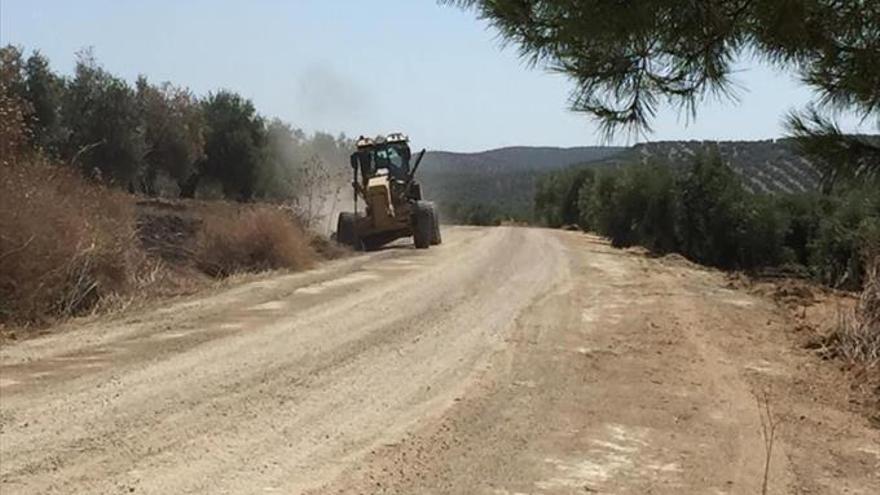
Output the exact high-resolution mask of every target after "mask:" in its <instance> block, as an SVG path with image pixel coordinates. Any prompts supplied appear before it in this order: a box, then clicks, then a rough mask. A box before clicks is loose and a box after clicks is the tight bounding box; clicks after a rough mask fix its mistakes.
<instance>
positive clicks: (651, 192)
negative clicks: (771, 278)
mask: <svg viewBox="0 0 880 495" xmlns="http://www.w3.org/2000/svg"><path fill="white" fill-rule="evenodd" d="M580 177H582V176H581V175H579V174H577V173H574V172H573V171H570V170H566V171H565V173H555V174H552V176H551V177H547V178H545V179H543V180H542V181H541V183H542V184H544V185H545V186H547V187H545V188H544V189H543V192H544V197H543V200H542V202H540V203H539V202H538V201H537V198H536V216H538V217H539V218H554V217H553V215H554V214H556V212H558V211H561V210H560V206H559V205H560V204H562V203H560V202H559V201H562V200H561V199H560V198H563V199H564V196H563V195H560V194H558V192H559V191H567V187H568V186H571V185H573V184H575V183H578V184H580V190H579V193H578V199H577V202H576V208H577V213H578V218H579V224H580V225H581V227H582V228H584V229H587V230H592V231H595V232H597V233H599V234H601V235H604V236H606V237H608V238H609V239H610V240H611V242H612V244H613V245H614V246H617V247H626V246H633V245H641V246H645V247H647V248H648V249H650V250H652V251H654V252H657V253H666V252H673V251H676V252H680V253H682V254H684V255H685V256H687V257H688V258H690V259H692V260H694V261H697V262H700V263H704V264H708V265H713V266H718V267H721V268H728V269H757V268H764V267H776V266H783V265H802V266H803V267H804V269H805V270H807V271H808V272H811V273H812V274H813V275H814V276H815V277H816V278H818V279H819V280H821V281H823V282H824V283H827V284H830V285H834V286H838V287H850V288H856V287H858V285H859V284H860V283H861V280H862V278H863V276H864V270H865V268H864V260H865V255H866V253H867V252H868V251H869V250H870V249H872V246H875V247H874V248H873V249H875V250H876V249H877V248H876V246H880V189H877V188H876V187H873V185H872V184H864V185H862V186H859V187H851V188H850V189H847V190H846V191H842V192H840V193H839V194H836V195H833V196H829V195H821V194H818V193H795V194H777V195H768V194H753V193H749V192H747V191H746V190H745V189H744V188H743V187H742V185H741V183H740V181H739V178H738V177H737V176H736V174H734V173H733V172H732V171H731V169H730V168H729V167H728V166H726V165H724V164H723V162H722V161H721V160H720V158H719V156H718V154H717V153H709V154H705V155H702V156H698V157H697V158H696V159H695V160H694V163H693V164H692V165H691V166H690V167H686V168H679V169H676V168H673V167H669V166H665V165H663V164H660V163H653V164H636V165H630V166H623V167H619V168H607V169H605V170H603V171H601V172H599V173H597V174H595V175H594V176H591V177H592V178H591V179H590V180H582V181H580V182H577V181H579V180H580ZM566 181H568V182H566ZM551 185H552V187H550V186H551ZM554 191H555V192H556V193H557V194H555V195H554V194H551V193H553V192H554ZM548 198H549V199H551V200H548ZM559 225H564V224H562V223H560V224H559Z"/></svg>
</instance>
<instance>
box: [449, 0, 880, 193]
mask: <svg viewBox="0 0 880 495" xmlns="http://www.w3.org/2000/svg"><path fill="white" fill-rule="evenodd" d="M441 3H446V4H453V5H458V6H461V7H465V8H471V9H473V10H475V11H476V12H477V14H478V15H479V16H480V17H481V18H483V19H486V20H488V21H489V22H490V23H491V24H492V25H493V26H494V27H495V28H497V29H498V30H499V31H500V33H501V37H502V38H503V39H504V40H506V41H508V42H511V43H513V44H514V45H516V46H518V47H519V49H520V53H521V55H522V56H523V57H524V58H526V59H527V60H529V61H530V62H531V63H533V64H540V65H544V66H547V67H549V68H550V69H551V70H554V71H558V72H561V73H563V74H566V75H568V76H569V77H570V78H571V79H572V81H573V82H574V84H575V89H574V91H573V92H572V95H571V98H570V100H571V105H572V108H573V109H574V110H575V111H581V112H586V113H589V114H590V115H592V116H593V117H595V118H597V119H598V120H599V122H600V124H601V125H602V126H603V129H604V130H605V131H606V133H608V134H609V135H610V134H613V133H615V132H617V131H619V130H625V131H629V132H632V133H634V134H640V133H643V132H645V131H650V126H651V122H652V120H653V118H654V116H655V115H656V112H657V110H658V108H659V107H660V106H661V105H663V104H668V105H670V106H673V107H677V108H680V109H683V110H685V111H687V112H689V113H690V114H692V115H694V114H696V111H697V107H698V106H699V105H700V104H701V103H703V101H705V100H706V97H707V96H726V97H730V99H735V94H734V92H733V91H732V90H733V84H732V81H731V77H732V75H733V72H734V70H735V68H736V67H737V63H738V62H741V61H743V60H754V59H757V60H758V61H759V62H764V63H768V64H771V65H773V66H775V67H776V68H778V69H780V70H783V71H786V72H788V73H790V74H793V75H797V76H799V78H800V79H801V81H802V82H803V83H804V84H806V85H807V86H808V87H810V88H811V89H813V90H814V92H815V93H816V95H817V99H816V103H817V104H818V105H819V106H821V107H825V108H826V109H830V110H833V111H839V110H844V111H852V112H854V113H856V114H857V115H859V116H860V117H863V118H864V119H865V120H866V121H868V122H871V121H872V120H873V121H874V122H875V125H876V126H877V128H878V129H880V28H878V26H880V2H877V1H865V0H786V1H779V0H711V1H703V2H681V1H679V0H640V1H637V2H636V1H625V2H610V1H607V0H579V1H572V0H536V1H529V2H526V1H522V0H441ZM815 108H816V107H815V106H814V107H811V108H808V109H807V111H806V115H797V114H795V115H793V116H791V117H790V125H791V127H792V130H793V131H794V134H795V135H796V136H798V137H800V138H801V141H802V143H803V144H804V146H805V148H806V149H808V150H813V151H815V149H816V148H817V147H818V148H821V149H822V152H821V153H823V154H824V153H825V152H826V151H827V150H828V149H831V150H832V152H833V153H835V154H837V155H840V154H847V155H848V159H847V160H830V161H828V167H826V170H827V169H831V170H832V173H833V174H837V172H836V171H835V170H837V169H838V168H839V169H841V170H843V172H844V173H845V174H847V173H850V172H851V171H853V170H857V169H862V170H864V169H871V170H873V172H871V173H872V174H873V175H874V176H875V177H876V176H877V174H878V166H880V165H878V163H880V161H878V159H877V157H878V156H880V144H878V143H876V142H874V143H868V142H864V141H862V142H860V143H859V146H856V147H852V146H850V145H851V144H852V141H851V140H847V139H843V137H844V136H842V135H841V134H840V133H839V132H836V127H834V126H833V124H832V125H831V126H829V125H827V124H828V123H830V120H829V119H825V118H822V117H821V116H820V118H819V121H817V119H815V118H814V117H816V116H819V113H818V112H817V111H816V110H815Z"/></svg>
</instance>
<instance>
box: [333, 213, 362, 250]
mask: <svg viewBox="0 0 880 495" xmlns="http://www.w3.org/2000/svg"><path fill="white" fill-rule="evenodd" d="M357 220H358V217H357V215H356V214H355V213H352V212H349V211H344V212H342V213H340V214H339V220H338V221H337V222H336V242H338V243H339V244H342V245H345V246H348V247H350V248H352V249H354V250H355V251H360V250H362V249H363V247H364V243H363V242H362V241H361V239H360V237H359V236H358V233H357Z"/></svg>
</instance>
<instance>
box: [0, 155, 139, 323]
mask: <svg viewBox="0 0 880 495" xmlns="http://www.w3.org/2000/svg"><path fill="white" fill-rule="evenodd" d="M133 218H134V217H133V210H132V205H131V202H130V201H129V199H128V198H127V197H125V195H123V194H122V193H119V192H115V191H111V190H109V189H106V188H103V187H99V186H96V185H94V184H90V183H87V182H86V181H85V180H83V179H82V178H80V177H79V176H78V174H76V173H75V172H73V171H71V170H69V169H66V168H61V167H56V166H51V165H49V164H47V163H45V162H44V161H42V160H41V159H39V158H32V159H30V160H28V161H27V162H26V163H22V162H18V163H8V164H6V165H4V166H3V170H2V173H0V321H3V320H6V321H13V322H35V321H40V320H42V319H43V318H45V317H46V316H49V315H53V316H70V315H76V314H81V313H83V312H85V311H88V310H90V309H91V308H93V307H94V306H95V305H96V304H97V303H98V302H99V301H100V300H101V299H102V298H103V297H105V296H107V295H109V294H111V293H119V292H124V291H127V290H129V289H130V288H131V286H132V283H133V282H134V279H135V271H136V270H137V267H138V266H139V265H140V264H141V263H142V262H143V254H142V252H141V251H140V250H139V249H138V245H137V244H138V243H137V236H136V232H135V229H134V221H133Z"/></svg>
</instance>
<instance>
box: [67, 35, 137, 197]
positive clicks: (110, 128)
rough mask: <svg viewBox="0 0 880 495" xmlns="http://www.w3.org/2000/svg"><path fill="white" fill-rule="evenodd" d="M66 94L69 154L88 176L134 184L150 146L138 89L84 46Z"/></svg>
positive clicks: (130, 186)
mask: <svg viewBox="0 0 880 495" xmlns="http://www.w3.org/2000/svg"><path fill="white" fill-rule="evenodd" d="M64 97H65V101H64V112H63V114H62V117H63V118H62V121H63V122H64V126H65V127H66V128H67V129H69V131H70V137H69V138H68V140H67V142H66V143H65V150H64V153H65V156H67V157H70V161H71V163H74V164H75V165H76V166H78V167H80V168H81V169H82V170H83V171H84V172H85V173H86V174H87V175H90V176H97V177H100V178H102V179H104V180H106V181H108V182H110V183H114V184H117V185H120V186H122V187H127V188H129V189H134V184H135V183H136V181H137V180H138V178H139V176H140V175H141V174H142V173H143V167H144V155H145V154H146V148H147V144H146V141H145V140H144V133H143V130H142V127H141V125H140V122H141V120H140V112H139V109H138V104H137V99H136V98H135V92H134V90H132V88H131V87H130V86H129V85H128V83H126V82H125V81H124V80H122V79H120V78H118V77H115V76H113V75H111V74H110V73H108V72H107V71H105V70H104V69H103V68H101V67H100V66H99V65H98V64H97V62H96V61H95V59H94V57H93V56H92V54H91V52H88V51H85V52H81V53H79V55H78V60H77V63H76V69H75V73H74V78H73V80H71V81H70V83H69V85H68V88H67V91H66V92H65V95H64Z"/></svg>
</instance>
